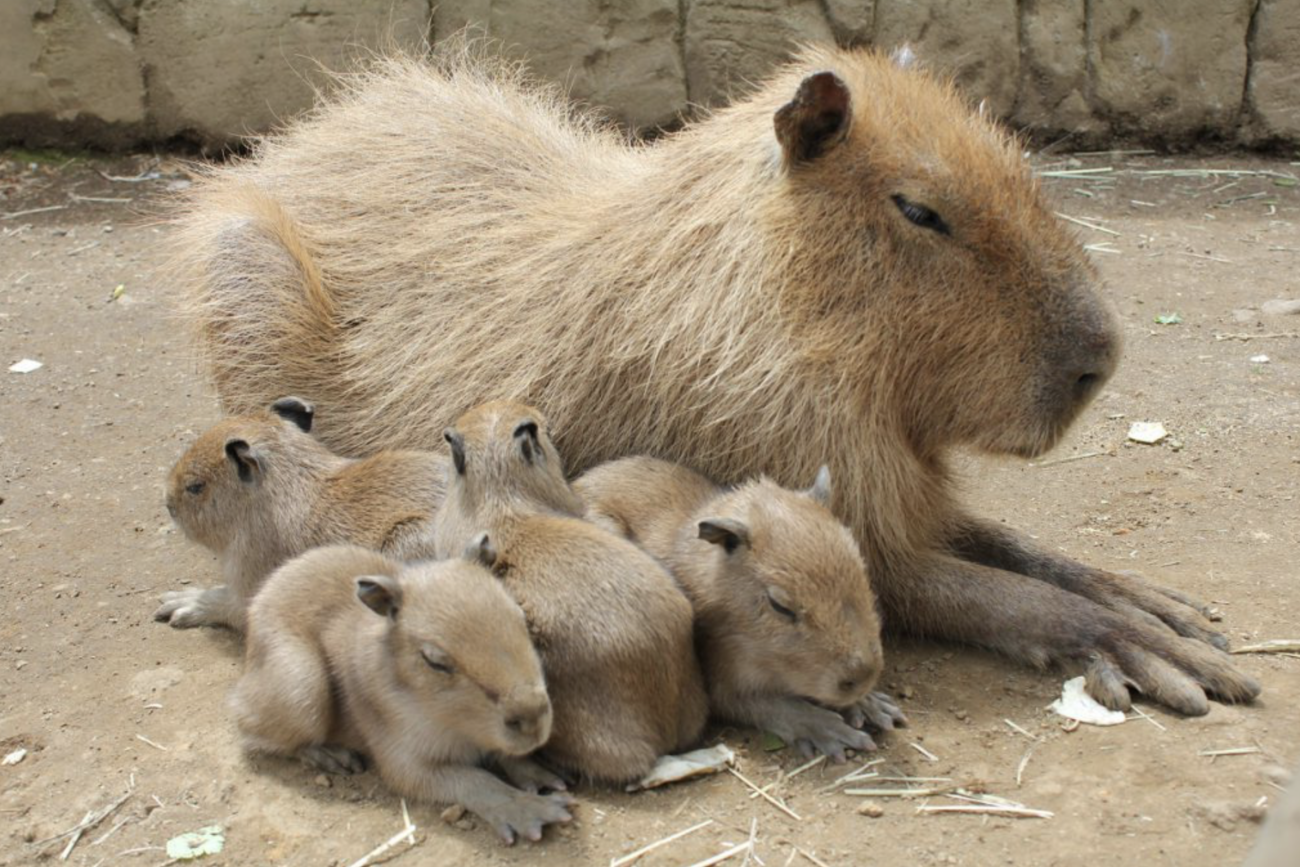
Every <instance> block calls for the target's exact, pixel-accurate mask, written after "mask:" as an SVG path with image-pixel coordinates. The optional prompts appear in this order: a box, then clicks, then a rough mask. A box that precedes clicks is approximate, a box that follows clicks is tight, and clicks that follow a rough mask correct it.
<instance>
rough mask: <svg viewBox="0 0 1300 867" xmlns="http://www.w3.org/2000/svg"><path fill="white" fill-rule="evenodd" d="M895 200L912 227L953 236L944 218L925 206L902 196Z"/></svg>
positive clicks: (897, 196)
mask: <svg viewBox="0 0 1300 867" xmlns="http://www.w3.org/2000/svg"><path fill="white" fill-rule="evenodd" d="M893 199H894V204H895V205H897V206H898V210H899V211H900V212H902V214H903V216H904V217H906V218H907V220H908V222H910V223H911V224H912V225H914V226H920V227H921V228H922V229H929V230H930V231H932V232H938V233H939V234H940V235H951V234H952V230H951V229H949V228H948V224H947V223H945V222H944V220H943V217H940V216H939V215H938V214H937V213H936V212H935V211H933V210H931V209H930V208H927V207H926V206H925V205H919V204H917V203H916V202H913V201H911V200H910V199H908V198H907V197H906V196H902V195H895V196H894V197H893Z"/></svg>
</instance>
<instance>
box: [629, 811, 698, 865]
mask: <svg viewBox="0 0 1300 867" xmlns="http://www.w3.org/2000/svg"><path fill="white" fill-rule="evenodd" d="M712 824H713V820H712V819H705V820H704V821H703V822H701V823H699V824H698V825H692V826H691V827H689V828H686V829H685V830H682V831H678V832H677V833H676V834H669V835H668V836H667V837H663V838H662V839H659V840H656V841H654V842H653V843H648V844H646V845H645V846H642V847H641V848H640V849H637V850H636V851H635V852H629V853H628V854H626V855H624V856H623V857H621V858H614V859H612V860H611V861H610V862H609V867H624V865H627V864H631V863H632V862H633V861H636V860H637V859H638V858H640V857H641V856H642V855H647V854H649V853H651V852H653V851H654V850H656V849H658V848H660V847H662V846H667V845H668V844H669V843H675V842H676V841H678V840H680V839H682V838H683V837H685V836H686V835H687V834H694V833H695V832H696V831H699V830H700V829H702V828H707V827H709V826H710V825H712Z"/></svg>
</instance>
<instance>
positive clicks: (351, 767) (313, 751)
mask: <svg viewBox="0 0 1300 867" xmlns="http://www.w3.org/2000/svg"><path fill="white" fill-rule="evenodd" d="M298 758H300V759H302V763H303V764H304V765H307V766H308V767H309V768H315V769H316V770H318V771H324V772H325V773H327V774H339V775H340V776H347V775H349V774H360V773H363V772H364V771H365V770H366V768H367V767H368V766H369V763H368V762H367V761H366V757H365V756H363V755H362V754H361V753H359V752H357V751H356V750H350V749H348V748H347V747H340V746H338V745H336V744H312V745H311V746H309V747H303V748H302V749H301V750H299V751H298Z"/></svg>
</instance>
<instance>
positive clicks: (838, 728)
mask: <svg viewBox="0 0 1300 867" xmlns="http://www.w3.org/2000/svg"><path fill="white" fill-rule="evenodd" d="M573 489H574V491H575V492H576V493H577V494H578V495H579V496H580V497H582V499H583V501H584V502H585V503H586V504H587V519H588V520H589V521H594V522H596V523H600V524H602V525H604V526H608V527H609V528H610V529H612V530H614V531H615V532H619V533H622V534H623V535H626V536H627V538H628V539H630V540H632V541H633V542H636V543H637V544H638V545H640V546H641V547H642V548H644V549H645V550H646V551H647V552H648V553H649V554H651V555H652V556H653V557H654V558H655V559H657V560H659V561H660V562H661V563H664V564H665V565H666V566H668V568H669V570H671V571H672V573H673V577H675V578H676V579H677V582H678V583H679V584H681V586H682V589H683V590H685V591H686V595H687V596H688V597H690V600H691V606H692V607H693V608H694V609H695V634H696V649H697V651H698V652H699V656H700V667H701V668H702V669H703V670H704V681H705V685H706V686H707V687H708V690H709V708H710V710H711V711H712V712H713V715H714V716H717V717H720V718H722V719H725V720H730V721H733V722H739V723H744V724H746V725H751V726H754V727H756V728H758V729H761V730H763V731H769V732H772V733H773V734H775V735H778V736H779V737H781V738H783V739H784V740H785V741H787V742H788V743H792V744H796V745H798V746H799V747H800V748H801V749H803V750H804V751H805V752H806V753H808V754H811V753H812V752H813V750H814V749H816V750H820V751H821V752H824V753H826V754H827V755H829V756H831V757H832V758H834V759H835V760H836V761H840V762H842V761H844V759H845V754H844V751H845V749H858V750H862V749H875V743H874V742H873V741H872V739H871V737H870V736H869V735H868V734H866V733H865V732H862V731H858V728H860V727H861V726H862V725H863V724H864V723H870V724H871V726H872V727H873V728H875V729H882V730H888V729H892V728H894V726H895V725H896V724H899V723H902V722H903V721H904V717H903V715H902V713H900V712H899V710H898V708H897V707H896V706H895V705H894V703H893V702H892V701H891V700H890V699H889V697H888V696H887V695H884V694H883V693H878V692H872V690H871V687H872V686H874V685H875V683H876V680H877V678H879V676H880V672H881V669H882V668H883V665H884V661H883V658H882V654H881V648H880V637H879V635H880V624H879V621H878V620H877V618H876V600H875V597H874V596H873V595H872V593H871V583H870V582H869V581H868V580H867V572H866V568H865V567H864V566H863V563H862V555H861V554H859V553H858V546H857V543H856V542H854V540H853V535H852V534H851V533H849V531H848V529H847V528H846V527H845V526H844V525H843V524H841V523H840V522H839V521H837V520H835V516H834V515H832V514H831V513H830V512H829V511H828V510H827V509H826V503H827V502H828V501H829V498H830V491H831V487H830V475H829V473H827V472H826V471H825V470H824V469H823V471H822V472H821V473H819V474H818V477H817V482H816V484H814V486H813V487H812V488H810V489H809V490H807V491H791V490H789V489H787V488H782V487H780V486H779V485H777V484H775V483H774V482H772V481H771V480H770V479H765V478H759V479H755V480H752V481H749V482H746V483H745V484H743V485H741V486H739V487H738V488H735V489H734V490H730V491H728V490H724V489H722V488H720V487H718V486H717V485H714V484H713V483H712V482H710V481H709V480H708V479H706V478H704V477H703V476H701V475H700V474H699V473H695V472H692V471H691V470H688V469H687V468H685V467H682V466H677V465H674V464H669V463H666V462H664V461H660V460H655V459H654V458H645V457H638V458H624V459H623V460H620V461H613V462H611V463H608V464H602V465H601V466H599V467H596V468H595V469H593V470H592V471H591V472H589V473H587V474H586V475H584V476H582V477H581V478H579V479H577V480H576V481H575V482H574V483H573ZM814 702H815V703H816V704H815V703H814ZM817 704H820V705H822V706H821V707H818V706H817ZM827 708H837V709H842V710H843V711H844V715H845V716H847V717H848V718H849V719H848V722H849V723H850V724H846V722H845V719H844V718H842V717H841V715H840V714H838V713H835V712H833V711H831V710H827Z"/></svg>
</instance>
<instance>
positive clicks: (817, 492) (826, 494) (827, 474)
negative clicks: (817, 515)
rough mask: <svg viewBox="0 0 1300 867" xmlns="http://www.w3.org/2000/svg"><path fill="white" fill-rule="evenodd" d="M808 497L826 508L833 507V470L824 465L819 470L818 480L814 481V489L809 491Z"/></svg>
mask: <svg viewBox="0 0 1300 867" xmlns="http://www.w3.org/2000/svg"><path fill="white" fill-rule="evenodd" d="M808 496H810V497H812V498H813V499H814V500H816V501H817V502H819V503H821V504H822V505H823V506H825V507H826V508H828V509H829V508H830V507H831V468H830V467H828V466H826V465H825V464H822V465H821V467H820V468H819V469H818V470H817V478H815V479H813V484H812V487H811V488H809V489H808Z"/></svg>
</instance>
